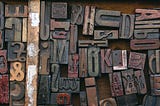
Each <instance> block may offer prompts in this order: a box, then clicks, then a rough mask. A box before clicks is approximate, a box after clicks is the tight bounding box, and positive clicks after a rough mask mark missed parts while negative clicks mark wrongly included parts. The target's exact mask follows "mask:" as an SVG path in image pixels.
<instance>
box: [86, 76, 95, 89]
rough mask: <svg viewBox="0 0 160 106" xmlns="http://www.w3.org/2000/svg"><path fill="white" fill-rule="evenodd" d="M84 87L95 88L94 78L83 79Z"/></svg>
mask: <svg viewBox="0 0 160 106" xmlns="http://www.w3.org/2000/svg"><path fill="white" fill-rule="evenodd" d="M85 86H86V87H90V86H96V81H95V78H94V77H90V78H85Z"/></svg>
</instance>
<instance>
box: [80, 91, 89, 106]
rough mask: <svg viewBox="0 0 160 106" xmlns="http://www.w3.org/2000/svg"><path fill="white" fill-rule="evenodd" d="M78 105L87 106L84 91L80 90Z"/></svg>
mask: <svg viewBox="0 0 160 106" xmlns="http://www.w3.org/2000/svg"><path fill="white" fill-rule="evenodd" d="M80 106H87V94H86V92H85V91H81V92H80Z"/></svg>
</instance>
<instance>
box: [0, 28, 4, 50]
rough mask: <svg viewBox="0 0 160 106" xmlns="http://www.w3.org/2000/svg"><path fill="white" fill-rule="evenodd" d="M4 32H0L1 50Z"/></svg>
mask: <svg viewBox="0 0 160 106" xmlns="http://www.w3.org/2000/svg"><path fill="white" fill-rule="evenodd" d="M3 43H4V31H2V30H0V49H3Z"/></svg>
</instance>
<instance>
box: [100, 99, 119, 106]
mask: <svg viewBox="0 0 160 106" xmlns="http://www.w3.org/2000/svg"><path fill="white" fill-rule="evenodd" d="M99 105H100V106H107V105H108V106H117V103H116V100H115V99H114V98H106V99H102V100H100V102H99Z"/></svg>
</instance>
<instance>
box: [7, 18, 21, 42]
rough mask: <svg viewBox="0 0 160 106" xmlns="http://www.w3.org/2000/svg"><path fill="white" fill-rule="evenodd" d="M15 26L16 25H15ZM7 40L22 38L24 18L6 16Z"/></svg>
mask: <svg viewBox="0 0 160 106" xmlns="http://www.w3.org/2000/svg"><path fill="white" fill-rule="evenodd" d="M13 26H14V27H13ZM5 28H6V29H5V41H18V42H21V40H22V20H21V19H19V18H6V22H5Z"/></svg>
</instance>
